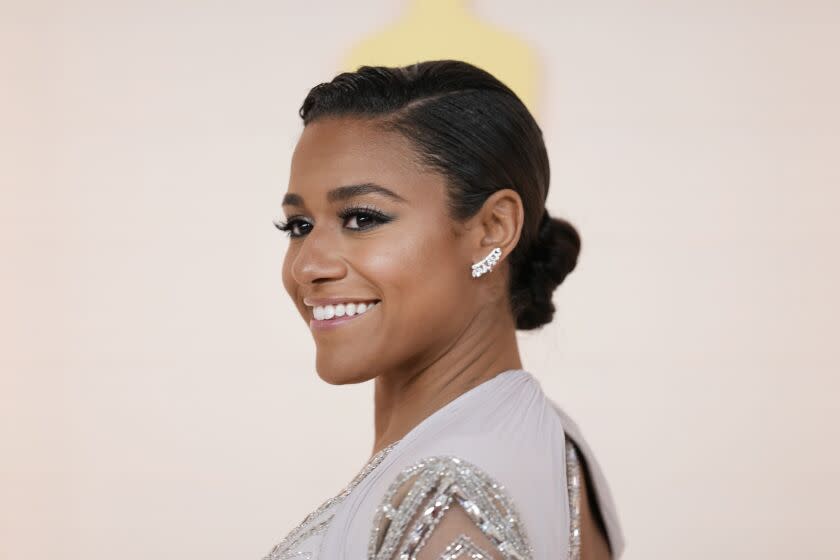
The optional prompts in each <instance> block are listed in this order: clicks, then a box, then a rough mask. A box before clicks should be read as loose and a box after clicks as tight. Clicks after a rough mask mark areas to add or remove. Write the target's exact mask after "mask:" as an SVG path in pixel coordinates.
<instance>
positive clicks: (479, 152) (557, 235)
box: [300, 60, 580, 330]
mask: <svg viewBox="0 0 840 560" xmlns="http://www.w3.org/2000/svg"><path fill="white" fill-rule="evenodd" d="M343 115H349V116H359V117H370V118H373V119H375V120H377V121H378V123H379V124H381V126H382V127H384V128H385V129H386V130H392V131H397V132H400V133H402V134H403V135H404V136H405V137H406V138H407V139H409V140H410V141H411V142H412V144H413V146H414V147H415V149H416V152H417V154H418V157H419V162H420V163H421V164H424V165H426V166H428V167H429V168H432V169H435V170H437V171H438V172H440V173H442V174H443V175H444V176H445V177H446V178H447V180H448V187H449V193H448V199H449V200H448V202H449V211H450V215H451V217H452V218H453V219H455V220H459V221H461V220H464V219H466V218H469V217H471V216H473V215H474V214H475V213H476V212H478V210H479V209H480V208H481V206H482V205H483V203H484V201H485V200H486V199H487V197H489V196H490V195H491V194H493V193H494V192H495V191H498V190H500V189H504V188H512V189H514V190H516V191H517V192H518V193H519V196H520V197H521V199H522V204H523V206H524V210H525V220H524V224H523V227H522V233H521V236H520V239H519V242H518V244H517V245H516V248H515V249H514V250H513V252H511V254H510V256H509V259H510V260H509V263H510V270H511V275H510V303H511V311H512V312H513V316H514V317H515V319H516V328H517V329H521V330H529V329H536V328H538V327H541V326H543V325H544V324H546V323H548V322H550V321H551V319H552V317H553V316H554V311H555V308H554V304H553V303H552V301H551V294H552V292H553V291H554V289H555V288H556V287H557V286H558V285H559V284H560V283H561V282H562V281H563V279H564V278H565V277H566V275H567V274H569V273H570V272H571V271H572V270H574V268H575V265H576V264H577V257H578V253H579V252H580V236H579V235H578V233H577V230H576V229H575V228H574V226H572V225H571V224H570V223H569V222H567V221H566V220H563V219H560V218H553V217H550V216H549V215H548V211H547V209H546V208H545V200H546V196H547V194H548V183H549V166H548V153H547V152H546V148H545V143H544V141H543V136H542V130H541V129H540V127H539V126H538V125H537V123H536V121H535V120H534V118H533V117H532V116H531V113H530V112H529V111H528V109H527V108H526V107H525V105H524V104H523V103H522V101H521V100H520V99H519V97H517V95H516V94H515V93H514V92H513V91H512V90H511V89H510V88H508V87H507V86H506V85H504V84H503V83H502V82H500V81H499V80H498V79H496V78H495V77H494V76H493V75H492V74H490V73H488V72H487V71H485V70H482V69H481V68H478V67H476V66H473V65H472V64H468V63H466V62H462V61H459V60H430V61H425V62H418V63H416V64H411V65H409V66H404V67H388V66H361V67H359V69H358V70H356V71H355V72H343V73H341V74H339V75H337V76H336V77H335V78H333V79H332V81H330V82H326V83H322V84H319V85H317V86H315V87H314V88H312V89H311V90H310V91H309V94H308V95H307V96H306V99H305V100H304V102H303V105H302V106H301V108H300V116H301V117H302V118H303V122H304V126H305V125H307V124H309V123H310V122H312V121H314V120H316V119H319V118H321V117H325V116H343Z"/></svg>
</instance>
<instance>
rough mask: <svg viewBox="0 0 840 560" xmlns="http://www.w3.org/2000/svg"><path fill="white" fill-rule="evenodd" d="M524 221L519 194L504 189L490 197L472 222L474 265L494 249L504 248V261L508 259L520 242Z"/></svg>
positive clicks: (523, 210)
mask: <svg viewBox="0 0 840 560" xmlns="http://www.w3.org/2000/svg"><path fill="white" fill-rule="evenodd" d="M524 220H525V207H524V205H523V204H522V198H521V197H520V196H519V193H518V192H516V191H515V190H513V189H501V190H498V191H496V192H494V193H493V194H492V195H490V196H489V197H488V198H487V200H485V201H484V204H483V206H482V207H481V210H479V211H478V213H477V214H476V215H475V216H473V217H472V218H471V220H470V221H472V222H473V224H472V227H471V230H472V234H473V236H474V239H473V240H471V243H472V248H471V249H470V250H471V251H473V252H474V253H473V254H472V255H471V257H472V262H478V261H480V260H481V259H483V258H484V257H486V256H487V254H488V253H489V252H490V251H492V250H493V248H495V247H499V248H501V250H502V255H501V258H502V259H505V258H507V256H508V255H509V254H510V253H511V252H512V251H513V249H514V248H515V247H516V244H517V243H518V242H519V237H520V236H521V235H522V226H523V223H524Z"/></svg>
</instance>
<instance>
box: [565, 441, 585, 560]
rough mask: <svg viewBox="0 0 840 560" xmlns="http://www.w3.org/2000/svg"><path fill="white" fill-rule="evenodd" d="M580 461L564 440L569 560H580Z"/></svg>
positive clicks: (572, 448) (571, 445)
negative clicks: (567, 492)
mask: <svg viewBox="0 0 840 560" xmlns="http://www.w3.org/2000/svg"><path fill="white" fill-rule="evenodd" d="M580 483H581V472H580V460H579V459H578V455H577V451H576V450H575V446H574V444H573V443H572V442H571V441H570V440H568V439H567V440H566V485H567V486H568V489H569V560H580Z"/></svg>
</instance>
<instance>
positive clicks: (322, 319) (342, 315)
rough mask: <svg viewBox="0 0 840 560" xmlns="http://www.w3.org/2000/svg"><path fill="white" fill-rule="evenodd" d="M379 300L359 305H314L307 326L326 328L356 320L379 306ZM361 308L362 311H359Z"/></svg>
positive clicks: (318, 328) (319, 328) (317, 328)
mask: <svg viewBox="0 0 840 560" xmlns="http://www.w3.org/2000/svg"><path fill="white" fill-rule="evenodd" d="M379 304H380V302H379V300H373V301H372V302H371V303H370V304H368V303H365V302H361V303H360V304H359V307H358V308H357V307H356V306H355V303H353V302H351V303H349V304H346V305H345V304H343V303H339V304H336V305H325V306H315V307H314V308H313V318H312V319H310V320H309V327H310V328H311V329H313V330H326V329H332V328H335V327H339V326H341V325H344V324H346V323H350V322H352V321H355V320H358V319H359V318H361V317H363V316H366V315H369V314H370V313H371V312H373V311H375V310H376V308H378V307H379ZM359 309H362V311H359Z"/></svg>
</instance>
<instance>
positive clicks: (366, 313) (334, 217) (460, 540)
mask: <svg viewBox="0 0 840 560" xmlns="http://www.w3.org/2000/svg"><path fill="white" fill-rule="evenodd" d="M300 115H301V117H302V118H303V121H304V130H303V133H302V135H301V137H300V140H299V141H298V144H297V147H296V149H295V151H294V155H293V157H292V164H291V174H290V181H289V189H288V192H287V193H286V195H285V198H284V200H283V209H284V213H285V215H286V218H285V221H282V222H281V221H278V222H276V225H277V227H278V228H280V229H281V230H283V231H284V232H286V233H287V234H288V235H289V237H290V242H289V247H288V251H287V253H286V258H285V261H284V266H283V283H284V286H285V288H286V290H287V291H288V293H289V295H290V296H291V298H292V300H293V301H294V303H295V305H296V306H297V308H298V310H299V311H300V314H301V316H302V317H303V320H304V321H305V322H306V324H307V325H308V326H309V328H310V329H311V332H312V335H313V337H314V339H315V343H316V347H317V359H316V368H317V371H318V375H319V376H320V377H321V378H322V379H324V380H325V381H326V382H328V383H331V384H335V385H343V384H346V383H361V382H364V381H368V380H371V379H372V380H374V385H375V392H374V394H375V398H374V401H375V402H374V406H375V436H374V445H373V451H372V457H371V458H370V460H369V461H368V463H367V464H366V465H365V466H364V468H362V470H361V471H360V472H359V473H358V475H357V476H356V477H355V478H354V479H353V480H352V481H351V482H350V484H349V485H348V486H347V487H346V488H345V489H344V491H343V492H341V493H340V494H339V495H337V496H336V497H334V498H332V499H330V500H327V501H326V502H325V503H324V504H323V505H322V506H321V507H319V508H318V509H317V510H316V511H314V512H312V513H311V514H310V515H309V516H307V517H306V518H305V519H304V521H303V522H302V523H301V524H300V525H299V526H298V527H297V528H295V529H294V530H292V532H291V533H290V534H289V535H288V536H286V538H284V539H283V540H282V541H281V542H280V543H279V544H278V545H277V546H275V547H274V549H273V550H272V551H271V552H270V553H269V554H268V556H267V557H266V558H267V559H271V560H279V559H288V558H310V559H329V560H334V559H345V558H346V559H348V560H349V559H354V560H356V559H360V558H365V557H367V558H369V559H377V560H382V559H392V558H394V559H396V558H417V559H421V560H432V559H434V560H438V559H455V558H460V559H464V560H466V559H478V558H482V559H484V558H493V559H506V560H507V559H534V560H542V559H549V558H551V559H557V558H585V559H607V558H618V557H619V556H620V554H621V552H622V549H623V546H624V543H623V538H622V534H621V531H620V527H619V524H618V519H617V517H616V514H615V508H614V507H613V503H612V499H611V496H610V493H609V488H608V487H607V485H606V482H605V480H604V478H603V476H602V474H601V472H600V470H599V468H598V465H597V463H596V462H595V459H594V457H593V456H592V453H591V451H590V449H589V447H588V446H587V444H586V442H585V441H584V440H583V438H582V436H581V434H580V431H579V430H578V428H577V427H576V426H575V424H574V423H573V422H572V421H571V419H569V418H568V416H566V415H565V414H564V413H563V412H562V411H561V410H559V409H558V408H557V407H556V406H555V405H554V404H553V403H552V402H551V401H550V400H549V399H548V398H547V397H546V396H545V394H544V393H543V392H542V390H541V387H540V384H539V383H538V381H537V380H536V379H535V378H534V377H533V376H532V375H531V374H530V373H529V372H528V371H526V370H524V369H522V362H521V359H520V356H519V350H518V347H517V340H516V330H517V329H521V330H528V329H536V328H539V327H541V326H542V325H544V324H546V323H548V322H549V321H551V319H552V316H553V315H554V305H553V304H552V301H551V295H552V292H553V290H554V289H555V287H556V286H557V285H558V284H560V283H561V282H562V281H563V278H564V277H565V276H566V275H567V274H568V273H569V272H571V271H572V269H573V268H574V267H575V263H576V259H577V255H578V252H579V249H580V239H579V237H578V234H577V232H576V231H575V229H574V227H573V226H572V225H570V224H569V223H568V222H566V221H563V220H561V219H557V218H551V217H549V215H548V212H547V210H546V208H545V200H546V195H547V193H548V184H549V165H548V156H547V153H546V149H545V145H544V143H543V139H542V132H541V130H540V128H539V127H538V126H537V124H536V122H535V121H534V119H533V118H532V116H531V114H530V113H529V112H528V110H527V109H526V108H525V106H524V105H523V104H522V102H521V101H520V100H519V98H518V97H517V96H516V95H515V94H514V93H513V92H512V91H511V90H510V89H509V88H508V87H506V86H505V85H504V84H502V83H501V82H499V81H498V80H497V79H496V78H494V77H493V76H492V75H490V74H488V73H487V72H485V71H483V70H481V69H479V68H476V67H475V66H472V65H470V64H467V63H464V62H460V61H454V60H438V61H427V62H422V63H418V64H413V65H410V66H407V67H403V68H390V67H370V66H363V67H361V68H359V69H358V71H356V72H349V73H342V74H340V75H338V76H337V77H336V78H335V79H333V80H332V81H331V82H329V83H324V84H320V85H318V86H316V87H314V88H313V89H312V90H311V91H310V92H309V95H308V96H307V97H306V100H305V101H304V102H303V106H302V107H301V110H300Z"/></svg>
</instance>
